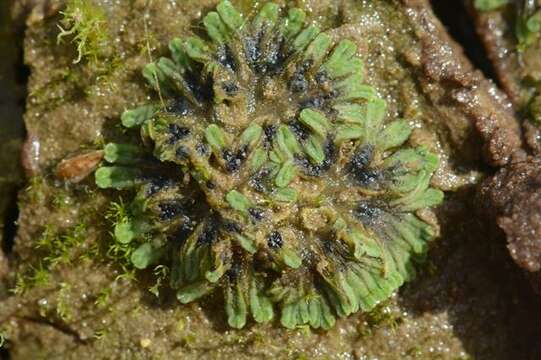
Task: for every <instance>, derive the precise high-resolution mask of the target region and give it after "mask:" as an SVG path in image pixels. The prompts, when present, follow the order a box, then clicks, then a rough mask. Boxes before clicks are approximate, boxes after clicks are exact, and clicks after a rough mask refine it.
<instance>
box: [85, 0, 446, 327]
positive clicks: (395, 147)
mask: <svg viewBox="0 0 541 360" xmlns="http://www.w3.org/2000/svg"><path fill="white" fill-rule="evenodd" d="M203 24H204V26H205V29H206V36H205V38H201V37H189V38H185V39H178V38H175V39H173V40H172V41H171V42H170V43H169V49H170V51H171V57H163V58H161V59H159V60H158V61H156V62H154V63H151V64H149V65H147V66H146V67H145V68H144V70H143V75H144V77H145V78H146V79H147V81H148V83H149V84H150V86H151V87H152V88H154V89H155V90H156V92H159V94H160V101H157V102H156V103H150V104H146V105H143V106H141V107H138V108H136V109H133V110H128V111H126V112H125V113H124V114H123V115H122V118H121V120H122V124H123V126H124V127H126V128H139V129H140V132H141V137H142V143H143V145H141V146H134V145H128V144H107V145H106V146H105V149H104V150H105V163H104V164H103V165H102V166H101V167H100V168H99V169H98V170H97V171H96V173H95V177H96V183H97V185H98V187H100V188H104V189H116V190H120V191H132V193H134V194H135V195H134V197H133V200H132V202H131V203H130V204H129V205H127V206H126V207H125V209H123V211H122V216H117V221H116V222H115V225H114V231H113V232H114V236H115V238H116V241H118V242H120V243H124V244H137V246H136V248H135V247H134V248H135V250H134V251H133V252H132V253H131V255H130V260H131V262H132V263H133V265H135V267H137V268H139V269H144V268H148V267H150V266H156V265H157V264H161V263H164V262H165V260H164V259H169V261H170V265H171V275H170V284H171V286H172V287H173V288H174V289H176V291H177V298H178V300H179V301H180V302H181V303H189V302H192V301H195V300H197V299H199V298H201V297H203V296H205V295H208V294H211V293H214V292H216V291H218V290H219V291H222V292H223V295H224V301H225V311H226V314H227V320H228V323H229V325H230V326H232V327H234V328H242V327H243V326H244V325H245V324H246V322H247V321H248V318H249V317H251V318H253V319H254V320H255V321H256V322H268V321H271V320H272V319H273V318H274V317H275V316H276V315H275V314H276V313H278V314H279V315H277V317H279V319H280V323H281V324H282V325H283V326H285V327H287V328H295V327H302V326H311V327H313V328H323V329H329V328H331V327H332V326H333V325H334V324H335V319H336V318H337V317H347V316H348V315H350V314H353V313H355V312H358V311H370V310H372V309H373V308H374V307H375V306H376V305H377V304H378V303H380V302H381V301H382V300H384V299H386V298H388V297H389V296H390V295H391V294H392V293H393V292H394V291H396V289H398V287H400V286H401V285H402V284H403V283H404V282H405V281H407V280H410V279H412V277H413V276H414V275H415V270H414V268H413V262H414V261H416V260H419V259H422V258H423V256H424V255H425V254H426V250H427V245H428V242H429V241H431V240H432V239H433V238H434V236H435V234H434V229H433V228H432V226H431V225H430V224H428V223H426V222H425V221H423V220H422V219H421V218H419V217H418V216H417V215H416V212H417V210H420V209H426V208H430V207H433V206H435V205H437V204H439V203H440V202H441V201H442V199H443V194H442V192H441V191H439V190H436V189H434V188H432V187H431V186H430V179H431V177H432V174H433V173H434V171H435V170H436V168H437V167H438V158H437V156H436V155H434V154H433V153H431V152H430V151H428V150H427V149H426V148H424V147H417V148H413V147H410V146H408V145H407V141H408V138H409V136H410V133H411V128H410V125H409V124H408V122H407V121H405V120H401V119H391V118H389V117H388V116H387V111H386V108H387V104H386V102H385V101H384V100H383V99H381V98H380V97H379V96H378V93H377V91H376V89H374V88H373V87H371V86H370V85H368V84H366V83H365V81H364V64H363V60H362V58H361V57H360V56H359V55H358V50H357V47H356V45H355V43H354V42H353V41H351V40H349V39H341V38H339V37H337V36H336V34H335V33H333V32H332V31H329V32H325V31H321V29H319V28H318V27H317V26H315V25H310V24H309V23H307V21H306V15H305V13H304V12H303V11H302V10H300V9H295V8H292V9H289V10H285V9H282V8H280V7H279V6H278V5H276V4H274V3H272V2H267V3H265V4H264V5H263V6H262V8H261V9H260V11H259V13H258V14H256V15H255V16H253V17H249V18H247V17H245V16H243V15H242V14H241V13H239V12H238V11H237V10H236V9H235V8H234V7H233V6H232V5H231V3H230V2H229V1H222V2H221V3H220V4H219V5H218V6H217V8H216V11H212V12H210V13H208V14H207V15H206V17H205V18H204V19H203ZM150 154H152V156H151V155H150ZM164 167H167V169H169V170H168V171H164ZM185 174H189V175H191V178H193V179H195V181H196V184H195V185H196V186H195V185H193V186H194V187H196V188H197V189H198V190H197V191H199V192H200V193H202V195H196V191H194V190H190V189H191V187H190V186H187V185H186V183H185V180H184V179H185ZM190 191H191V194H190ZM194 196H201V199H200V200H195V199H194ZM194 214H197V215H194Z"/></svg>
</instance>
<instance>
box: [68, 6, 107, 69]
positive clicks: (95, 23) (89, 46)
mask: <svg viewBox="0 0 541 360" xmlns="http://www.w3.org/2000/svg"><path fill="white" fill-rule="evenodd" d="M61 14H62V15H63V16H64V19H63V20H62V25H58V28H59V29H60V33H59V34H58V38H57V41H58V42H61V41H62V40H63V39H64V38H65V37H68V36H69V37H72V40H71V41H72V42H73V43H74V44H75V45H76V46H77V58H76V59H75V60H74V61H73V63H74V64H77V63H79V62H80V61H81V60H83V59H84V58H87V59H89V60H91V61H94V63H97V62H98V58H99V57H100V56H102V55H103V54H104V53H105V52H106V51H107V50H106V48H107V44H108V42H109V34H108V32H107V29H106V24H107V19H106V14H105V12H104V11H103V9H102V8H101V7H99V6H97V5H95V4H94V3H93V2H92V1H91V0H68V1H67V3H66V8H65V10H64V11H62V12H61Z"/></svg>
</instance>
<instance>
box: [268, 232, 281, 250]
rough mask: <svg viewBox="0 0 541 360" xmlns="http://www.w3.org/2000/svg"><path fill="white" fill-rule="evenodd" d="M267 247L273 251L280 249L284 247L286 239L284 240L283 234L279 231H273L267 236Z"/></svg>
mask: <svg viewBox="0 0 541 360" xmlns="http://www.w3.org/2000/svg"><path fill="white" fill-rule="evenodd" d="M267 245H268V246H269V247H270V248H271V249H279V248H281V247H282V246H283V245H284V239H282V234H280V233H279V232H278V231H273V232H271V233H270V234H269V236H267Z"/></svg>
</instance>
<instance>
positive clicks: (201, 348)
mask: <svg viewBox="0 0 541 360" xmlns="http://www.w3.org/2000/svg"><path fill="white" fill-rule="evenodd" d="M216 2H217V1H215V0H198V1H193V0H188V1H181V0H178V1H175V0H148V1H144V0H133V1H117V2H113V1H108V0H99V1H98V0H96V1H93V3H94V4H95V5H96V6H99V7H101V8H102V9H104V11H105V14H106V16H107V24H106V25H107V26H106V31H107V35H108V39H109V43H108V44H109V47H108V48H109V52H108V53H106V54H102V55H100V56H101V57H100V61H98V62H94V61H91V60H90V59H85V60H83V61H82V62H80V63H76V64H74V60H75V59H76V58H77V53H76V50H75V47H74V45H73V44H72V43H70V42H69V39H66V41H64V42H62V43H60V44H57V36H58V33H59V29H58V24H59V22H60V21H61V20H62V15H61V14H60V13H58V12H55V11H51V12H48V11H47V10H46V9H43V8H41V9H42V11H41V12H39V11H38V12H37V13H38V15H39V14H45V15H43V16H41V17H39V16H38V17H37V18H35V19H33V21H31V22H30V23H28V24H29V25H28V27H27V29H26V34H25V40H24V56H25V58H24V61H25V63H26V64H27V66H28V67H29V68H30V72H31V76H30V79H29V82H28V97H27V101H26V106H27V109H26V113H25V123H26V129H27V132H28V139H29V140H28V141H27V142H26V144H25V147H24V152H23V159H24V163H25V166H26V168H27V172H28V173H29V174H30V175H31V176H30V178H29V179H28V183H27V186H26V188H25V189H24V190H22V191H21V192H20V193H19V206H20V216H19V218H18V226H19V228H18V232H17V236H16V238H15V244H14V248H13V251H12V252H11V253H10V255H9V270H10V271H9V273H8V275H7V276H6V277H5V278H3V279H2V277H0V281H2V284H3V285H2V286H3V287H4V288H6V289H7V288H9V289H12V290H13V291H10V292H7V291H3V292H0V334H1V335H2V336H3V337H4V338H5V339H7V342H6V344H5V345H4V349H5V352H4V353H3V354H5V355H4V356H9V358H10V359H35V358H48V359H71V358H74V359H75V358H79V359H87V358H92V359H111V358H115V359H116V358H118V359H151V358H152V359H154V358H156V359H159V358H182V359H217V358H219V359H262V358H269V359H270V358H273V359H473V358H475V359H535V358H539V357H540V356H541V349H540V348H539V346H540V344H539V343H538V342H536V339H537V333H536V332H535V330H536V326H537V323H536V321H535V320H536V319H538V318H539V317H538V316H539V315H541V314H539V309H541V307H540V306H539V304H538V303H536V301H538V300H537V298H535V297H533V296H531V294H530V292H529V291H530V290H529V287H528V286H527V284H525V281H524V279H523V277H522V274H521V273H520V272H519V271H518V270H517V269H516V268H515V267H514V265H513V263H512V260H511V259H510V257H509V256H508V254H507V252H506V248H505V244H504V241H503V239H499V238H497V236H495V235H493V234H492V233H491V232H490V231H488V230H487V229H485V228H484V226H483V224H482V223H481V221H479V220H478V219H477V217H476V216H475V210H474V209H475V204H474V201H473V199H474V196H473V194H474V192H475V187H476V186H477V184H478V183H479V182H480V181H482V180H483V179H484V178H485V177H487V176H490V175H492V173H493V172H494V170H493V169H491V168H490V167H489V166H488V165H486V164H491V165H494V166H495V165H503V164H505V163H507V162H508V161H509V160H510V159H512V158H514V157H520V156H521V152H522V150H521V138H520V131H519V127H518V124H517V123H516V121H515V118H514V116H513V113H512V111H511V105H510V102H509V101H508V100H507V98H506V97H505V96H504V95H503V94H501V93H500V91H499V90H498V89H497V88H496V87H495V86H494V85H493V84H492V83H491V82H489V81H487V80H486V79H485V78H484V77H483V75H482V74H481V72H479V71H477V70H475V69H474V68H473V67H472V66H471V65H470V63H469V62H468V61H467V60H466V58H465V57H464V56H463V55H462V51H461V49H460V47H459V46H458V45H457V44H456V43H455V42H454V41H453V40H452V39H451V38H450V37H449V36H448V35H447V34H446V33H445V31H444V28H443V26H442V25H441V24H440V22H439V21H438V20H437V19H436V17H435V16H434V14H433V13H432V11H431V10H430V7H429V5H428V3H427V2H425V1H419V0H404V1H391V0H381V1H371V0H341V1H334V0H323V1H321V0H319V1H315V0H304V1H300V0H299V1H295V0H291V1H277V2H279V3H287V4H288V5H294V6H298V7H301V8H303V9H305V10H306V11H307V12H308V13H309V14H310V17H311V19H312V20H313V21H314V22H315V23H317V24H319V25H321V26H322V27H323V28H327V27H340V31H341V32H342V33H343V34H347V35H348V37H349V38H351V39H352V40H353V41H355V42H356V43H357V44H358V46H359V48H360V49H361V50H360V52H361V54H362V56H363V57H364V58H365V61H366V65H367V77H368V81H367V82H368V83H369V84H371V85H373V86H375V87H376V88H377V90H378V92H380V94H381V95H383V96H384V97H385V98H386V100H387V102H388V103H389V104H390V112H391V115H392V116H397V117H404V118H407V119H409V120H411V121H412V122H413V123H415V125H416V130H415V132H414V135H413V136H412V140H411V141H412V143H413V144H417V143H424V144H429V145H430V146H431V148H432V150H434V151H437V152H438V153H439V154H440V157H441V159H442V164H441V167H440V169H439V171H438V173H437V175H436V176H435V178H434V179H433V183H434V186H437V187H439V188H441V189H442V190H444V191H446V201H445V203H444V205H442V206H441V207H440V208H439V209H438V211H437V215H438V221H439V223H440V227H441V229H440V232H441V236H440V238H439V239H438V240H437V241H436V242H434V244H433V247H432V249H431V251H430V254H429V256H428V258H427V261H426V263H425V264H424V265H423V266H422V267H421V268H420V269H419V274H418V277H417V279H416V280H415V281H413V282H412V283H409V284H407V285H405V286H404V287H403V288H402V289H401V290H400V291H399V292H398V293H397V294H395V295H394V296H393V297H392V298H391V299H389V300H388V301H386V302H385V303H383V304H381V305H380V306H379V307H378V308H377V309H376V310H374V311H373V312H371V313H369V314H357V315H355V316H352V317H350V318H348V319H343V320H340V321H338V323H337V325H336V327H335V328H333V329H332V330H330V331H328V332H321V331H313V330H310V329H298V330H295V331H290V330H286V329H283V328H281V327H280V326H279V325H278V324H273V325H256V324H251V325H250V326H248V327H247V328H245V329H243V330H231V329H229V328H227V325H226V324H225V323H224V320H223V319H224V314H223V310H222V308H223V306H222V300H221V299H207V300H206V301H203V302H201V303H197V304H193V305H190V306H184V305H180V304H178V303H177V302H176V301H175V300H174V296H173V294H171V293H170V292H169V291H168V290H167V287H162V288H161V291H160V292H159V295H158V296H156V295H155V294H154V293H153V292H151V291H149V289H153V286H154V285H155V284H154V281H155V280H154V277H153V276H152V274H149V273H136V274H133V273H131V272H126V271H124V270H123V269H122V268H120V267H119V266H118V264H117V263H116V262H115V261H114V259H112V256H110V255H111V254H109V253H108V251H107V249H108V248H107V245H108V243H109V242H110V234H108V224H107V220H106V219H105V218H104V214H105V213H106V212H107V208H108V205H109V201H110V200H111V198H112V194H109V193H106V192H105V193H104V192H100V191H97V189H96V188H95V185H94V184H93V179H92V178H89V179H87V180H85V181H83V182H81V183H80V184H77V185H69V184H65V183H63V182H62V181H59V180H58V179H57V178H55V176H54V168H55V166H56V165H57V164H58V163H59V162H60V161H61V160H62V159H63V158H65V157H66V156H69V155H71V154H74V153H78V152H80V151H82V150H85V151H86V150H89V149H97V148H99V147H100V146H101V144H103V142H106V141H120V140H129V139H130V138H133V136H134V134H130V133H125V132H123V131H122V130H121V129H120V127H119V116H120V114H121V113H122V111H123V110H124V109H126V108H131V107H134V106H135V105H137V104H140V103H142V102H144V101H145V99H146V98H147V97H148V96H149V94H150V92H149V90H148V89H147V88H146V87H145V85H144V81H143V79H142V77H141V75H140V70H141V68H142V66H143V65H144V64H146V63H147V62H149V60H150V58H157V57H158V56H160V54H164V53H165V52H166V51H167V49H166V44H167V42H168V41H169V40H170V39H171V38H172V37H173V36H185V35H188V34H190V33H192V32H194V31H195V32H197V31H198V28H199V26H200V22H199V19H200V17H201V15H202V14H204V13H205V12H206V11H208V10H209V9H212V8H213V7H214V6H215V4H216ZM46 3H50V4H49V5H51V6H53V7H54V6H56V2H54V1H51V2H46ZM235 3H236V4H237V5H239V6H240V7H241V8H243V9H244V11H247V12H249V11H250V10H251V9H255V8H256V7H257V3H252V2H251V1H246V0H242V1H240V0H239V1H236V2H235ZM35 13H36V12H34V14H35ZM0 121H2V118H0ZM496 130H498V131H496ZM18 131H19V132H20V128H19V130H18ZM0 134H3V128H2V133H0ZM135 135H136V134H135ZM0 137H1V135H0ZM1 143H2V144H3V142H1ZM2 153H4V151H2ZM10 173H11V172H10ZM0 180H1V178H0ZM2 188H3V187H2ZM1 198H2V197H1V196H0V199H1ZM4 263H5V261H4ZM0 264H1V258H0Z"/></svg>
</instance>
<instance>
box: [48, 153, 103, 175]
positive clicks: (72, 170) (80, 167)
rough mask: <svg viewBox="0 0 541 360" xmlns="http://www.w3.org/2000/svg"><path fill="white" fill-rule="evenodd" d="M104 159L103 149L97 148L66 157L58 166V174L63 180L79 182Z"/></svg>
mask: <svg viewBox="0 0 541 360" xmlns="http://www.w3.org/2000/svg"><path fill="white" fill-rule="evenodd" d="M102 159H103V150H95V151H91V152H88V153H86V154H82V155H76V156H73V157H70V158H67V159H64V160H62V161H61V162H60V164H58V166H57V167H56V171H55V173H56V176H57V177H58V178H60V179H62V180H66V181H69V182H72V183H78V182H81V181H82V180H84V179H85V178H86V177H87V176H88V175H90V174H91V173H92V172H93V171H94V170H96V168H97V167H98V165H99V163H100V162H101V160H102Z"/></svg>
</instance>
